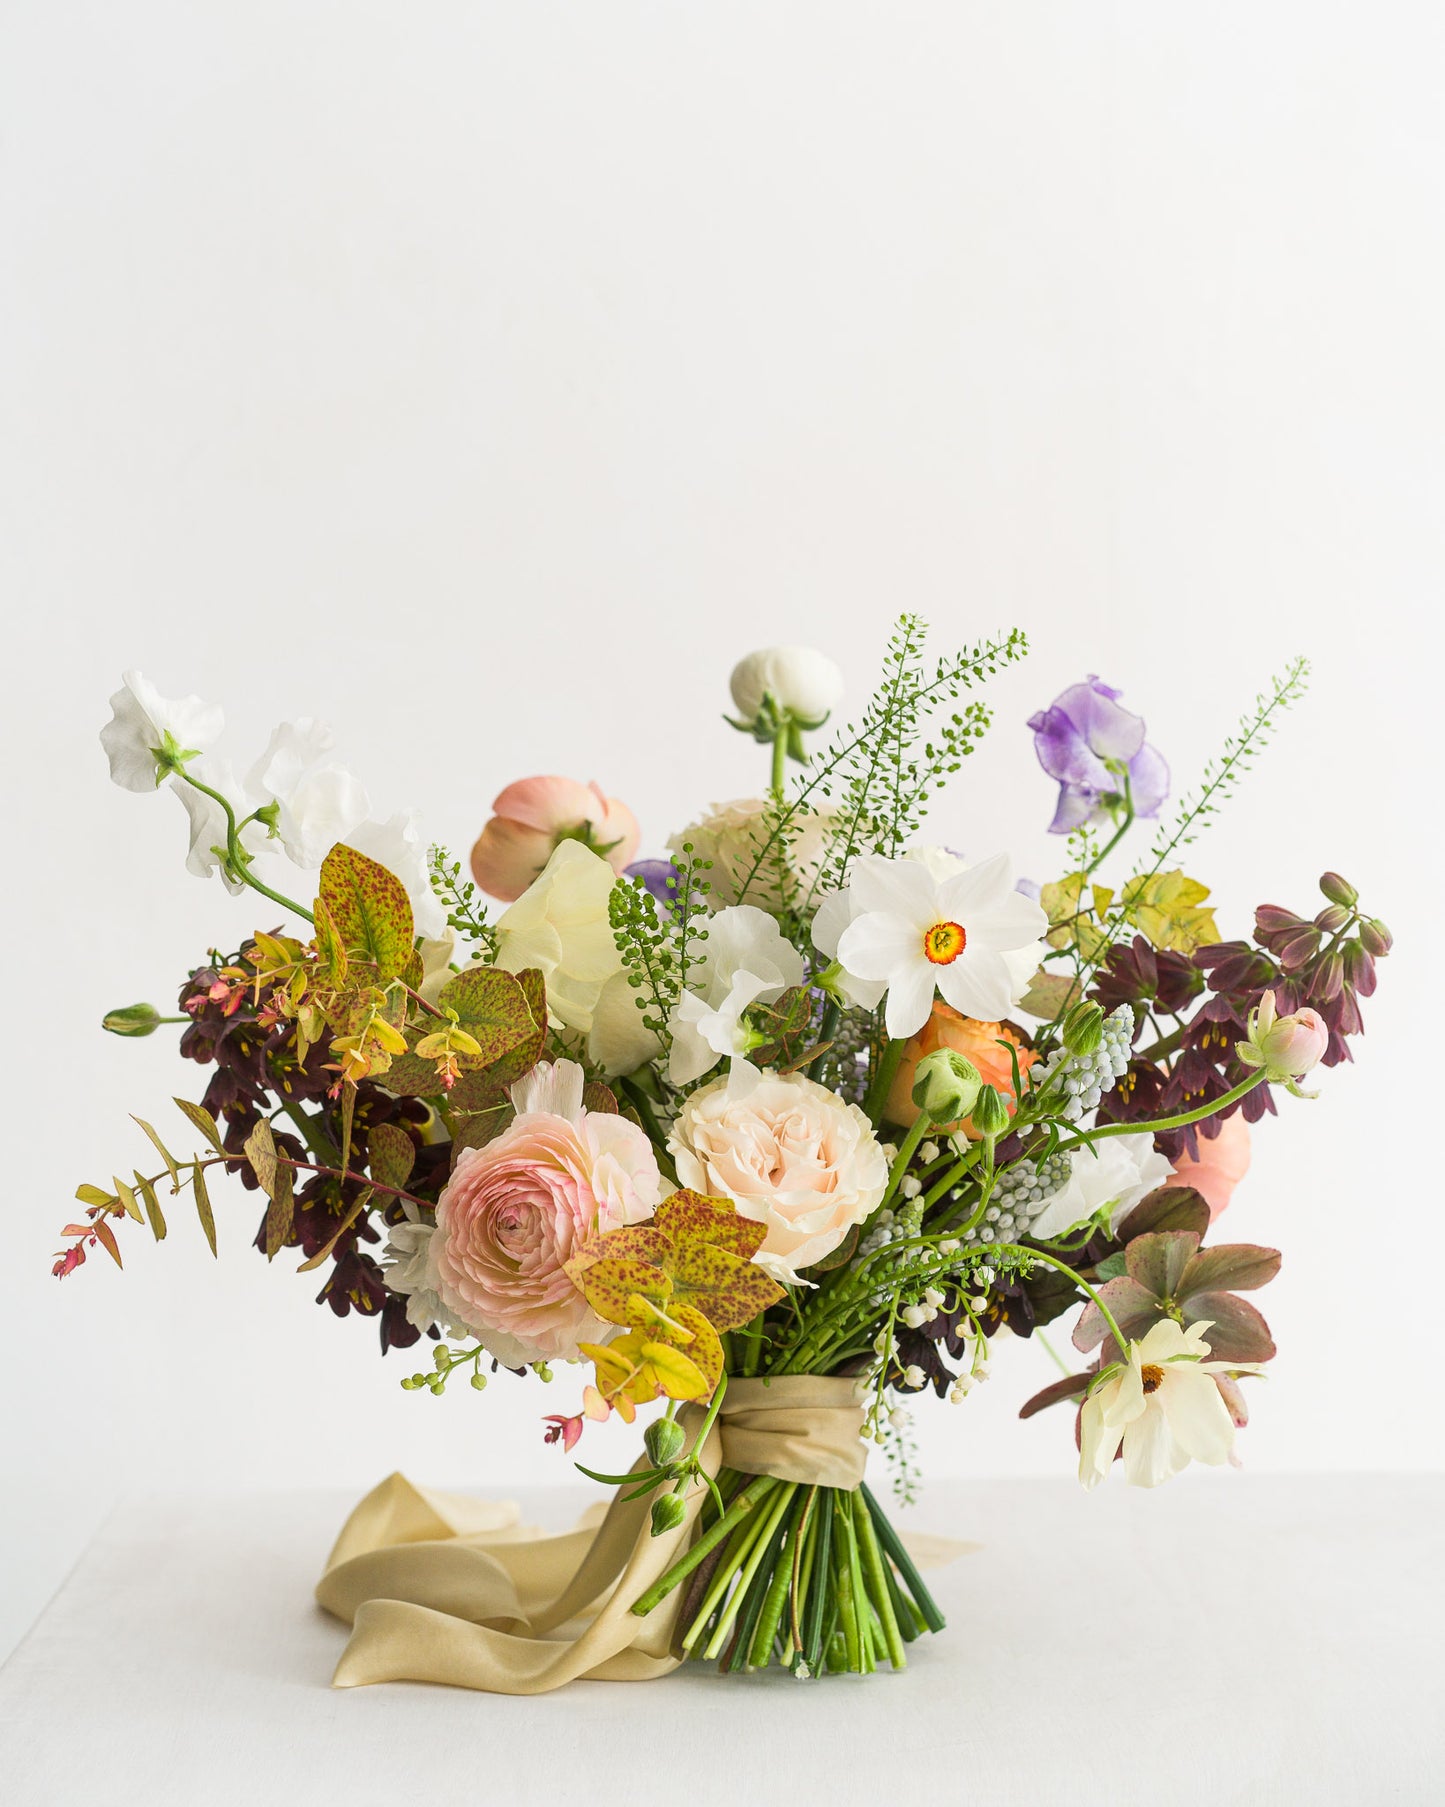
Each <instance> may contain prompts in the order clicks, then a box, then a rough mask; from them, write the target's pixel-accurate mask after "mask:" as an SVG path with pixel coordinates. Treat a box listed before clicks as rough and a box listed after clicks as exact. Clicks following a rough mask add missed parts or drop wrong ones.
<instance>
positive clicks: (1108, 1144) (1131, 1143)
mask: <svg viewBox="0 0 1445 1807" xmlns="http://www.w3.org/2000/svg"><path fill="white" fill-rule="evenodd" d="M1173 1171H1174V1169H1173V1168H1172V1167H1171V1166H1170V1165H1169V1163H1168V1161H1166V1160H1165V1158H1164V1156H1163V1155H1162V1154H1157V1153H1156V1152H1155V1149H1154V1138H1153V1137H1152V1136H1151V1135H1147V1134H1146V1135H1138V1136H1104V1137H1102V1138H1101V1139H1100V1140H1099V1141H1098V1142H1097V1143H1096V1144H1095V1145H1094V1148H1093V1149H1092V1150H1091V1149H1088V1148H1078V1149H1075V1151H1074V1155H1073V1166H1072V1168H1071V1170H1070V1173H1069V1177H1068V1180H1067V1181H1066V1182H1065V1184H1064V1185H1062V1186H1061V1187H1060V1188H1059V1190H1058V1191H1057V1192H1055V1193H1052V1194H1051V1195H1050V1196H1049V1197H1048V1198H1047V1199H1046V1200H1045V1201H1044V1208H1043V1210H1042V1211H1041V1212H1040V1213H1039V1215H1038V1216H1037V1217H1036V1218H1034V1219H1033V1220H1032V1222H1031V1223H1030V1224H1029V1235H1030V1236H1032V1237H1034V1238H1035V1239H1037V1240H1039V1241H1043V1242H1049V1241H1052V1240H1053V1239H1054V1238H1056V1237H1059V1236H1064V1235H1066V1234H1067V1233H1068V1232H1069V1231H1070V1230H1072V1229H1073V1228H1074V1226H1075V1225H1076V1224H1081V1223H1086V1222H1087V1221H1088V1220H1089V1218H1091V1217H1092V1216H1094V1214H1095V1213H1096V1212H1097V1211H1101V1210H1103V1208H1104V1207H1105V1206H1106V1205H1108V1206H1109V1207H1110V1212H1109V1227H1110V1228H1111V1229H1112V1228H1113V1227H1114V1225H1115V1224H1117V1223H1118V1222H1119V1220H1120V1219H1121V1218H1122V1217H1123V1216H1124V1215H1125V1213H1126V1212H1129V1211H1132V1210H1133V1209H1134V1207H1135V1205H1137V1204H1138V1203H1139V1200H1140V1199H1141V1198H1145V1197H1147V1196H1148V1194H1149V1193H1151V1192H1152V1191H1153V1190H1154V1188H1155V1187H1156V1186H1162V1185H1163V1184H1164V1182H1165V1181H1166V1180H1167V1179H1168V1178H1169V1177H1170V1175H1171V1174H1172V1173H1173Z"/></svg>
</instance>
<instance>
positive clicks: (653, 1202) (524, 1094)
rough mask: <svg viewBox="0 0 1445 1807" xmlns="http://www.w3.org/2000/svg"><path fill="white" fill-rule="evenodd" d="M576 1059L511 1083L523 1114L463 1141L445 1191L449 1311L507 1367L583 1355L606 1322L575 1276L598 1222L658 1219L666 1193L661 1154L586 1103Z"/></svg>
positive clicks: (438, 1245)
mask: <svg viewBox="0 0 1445 1807" xmlns="http://www.w3.org/2000/svg"><path fill="white" fill-rule="evenodd" d="M582 1082H583V1075H582V1069H581V1067H579V1066H578V1065H577V1064H576V1062H575V1061H570V1060H559V1061H558V1062H557V1063H556V1065H555V1066H551V1067H547V1066H541V1067H537V1068H535V1069H534V1070H533V1072H531V1073H529V1074H528V1075H527V1077H526V1078H525V1079H523V1080H520V1081H519V1082H518V1083H517V1084H516V1085H514V1086H513V1087H512V1092H511V1096H512V1102H513V1104H514V1105H515V1106H516V1109H517V1116H516V1119H515V1121H514V1122H513V1123H512V1124H511V1125H510V1126H509V1127H508V1128H507V1129H506V1130H504V1131H503V1132H502V1134H501V1135H500V1136H498V1137H497V1138H496V1140H495V1141H492V1142H488V1143H486V1144H485V1146H484V1147H481V1148H468V1149H464V1150H463V1151H462V1153H461V1154H460V1155H459V1156H458V1158H457V1165H456V1169H455V1171H454V1172H453V1174H452V1177H451V1179H450V1180H449V1181H448V1182H447V1185H446V1187H445V1188H444V1189H443V1191H442V1194H441V1197H440V1198H439V1199H438V1200H437V1213H436V1234H435V1236H434V1237H433V1238H432V1248H431V1251H430V1254H431V1263H432V1268H433V1271H434V1274H435V1285H434V1290H435V1291H436V1294H437V1296H438V1298H439V1299H440V1300H441V1302H442V1305H443V1306H444V1307H445V1310H446V1313H447V1316H448V1318H449V1319H451V1320H453V1321H455V1322H456V1323H457V1324H459V1325H461V1326H464V1327H465V1328H466V1329H468V1330H470V1331H472V1332H473V1333H474V1334H475V1335H476V1336H477V1338H478V1339H479V1341H481V1342H482V1343H483V1344H484V1345H485V1346H486V1347H487V1348H488V1349H490V1350H491V1352H492V1354H493V1355H495V1356H496V1357H497V1359H498V1361H500V1362H502V1363H503V1364H504V1365H505V1366H507V1367H509V1368H517V1367H522V1366H525V1364H526V1363H528V1362H536V1361H571V1360H574V1359H576V1356H577V1352H578V1351H577V1345H578V1343H579V1342H584V1341H590V1342H598V1341H602V1340H604V1339H605V1337H606V1335H607V1334H608V1327H607V1326H606V1325H604V1324H603V1323H602V1321H601V1320H600V1319H599V1318H598V1317H596V1316H595V1315H594V1313H593V1312H592V1310H591V1308H590V1307H589V1306H588V1304H587V1301H586V1300H585V1299H584V1298H583V1296H582V1294H581V1293H580V1292H578V1290H577V1288H576V1287H575V1286H574V1285H573V1284H572V1282H571V1280H570V1279H569V1278H568V1277H567V1272H566V1263H567V1261H568V1260H569V1259H570V1258H571V1256H572V1255H573V1254H575V1253H576V1252H577V1250H578V1248H579V1247H580V1245H581V1244H582V1242H583V1241H584V1240H585V1239H586V1237H588V1236H589V1235H591V1233H592V1232H593V1231H594V1230H615V1229H617V1228H618V1227H619V1226H621V1225H622V1224H629V1223H640V1222H642V1221H643V1220H644V1219H645V1218H648V1217H651V1216H652V1213H653V1212H654V1210H655V1209H656V1208H657V1205H658V1203H659V1201H660V1200H661V1198H662V1194H663V1183H662V1175H661V1173H660V1172H659V1171H658V1166H657V1157H656V1156H655V1155H654V1153H653V1151H652V1145H651V1143H650V1142H649V1141H648V1139H647V1137H646V1135H645V1134H644V1133H643V1131H642V1130H641V1129H639V1128H638V1126H637V1125H636V1124H635V1123H632V1122H630V1121H629V1120H628V1119H627V1118H626V1117H619V1116H616V1115H614V1114H612V1113H608V1112H600V1111H588V1110H584V1109H583V1107H582Z"/></svg>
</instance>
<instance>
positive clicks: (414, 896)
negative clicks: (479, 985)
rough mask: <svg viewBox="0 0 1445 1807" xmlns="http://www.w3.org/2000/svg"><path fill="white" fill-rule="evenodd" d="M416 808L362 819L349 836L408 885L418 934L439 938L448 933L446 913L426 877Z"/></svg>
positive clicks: (352, 843) (358, 848)
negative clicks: (382, 817)
mask: <svg viewBox="0 0 1445 1807" xmlns="http://www.w3.org/2000/svg"><path fill="white" fill-rule="evenodd" d="M418 824H419V818H418V815H417V812H416V811H415V810H414V809H403V810H398V811H397V813H396V814H395V815H394V816H392V817H390V818H389V819H388V820H387V821H385V822H374V821H368V822H362V823H360V824H358V826H357V827H355V828H353V829H352V830H351V831H350V832H349V833H348V834H347V835H346V836H345V840H346V844H347V846H348V847H354V848H355V849H356V851H357V852H358V853H364V854H365V855H366V857H367V858H368V859H370V860H375V861H376V862H377V863H378V865H382V866H385V867H386V869H387V871H388V872H391V873H394V874H395V876H396V877H397V878H399V879H400V880H401V882H402V884H403V885H404V886H405V887H406V894H407V897H408V899H409V900H410V902H411V918H412V922H413V923H414V925H415V927H416V932H417V934H418V935H421V936H423V937H424V938H425V939H426V940H428V941H439V940H441V939H442V938H443V937H444V936H445V935H447V934H448V933H449V931H448V929H447V913H446V911H445V910H444V909H443V908H442V905H441V899H440V898H439V897H438V896H437V894H436V892H435V891H433V890H432V888H431V879H430V878H429V877H428V876H427V844H426V841H425V839H424V838H423V836H422V832H421V829H420V827H419V825H418Z"/></svg>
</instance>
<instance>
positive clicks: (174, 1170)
mask: <svg viewBox="0 0 1445 1807" xmlns="http://www.w3.org/2000/svg"><path fill="white" fill-rule="evenodd" d="M131 1122H132V1123H139V1124H140V1126H141V1128H142V1129H143V1130H144V1131H145V1133H146V1134H147V1135H148V1136H149V1137H150V1139H151V1141H152V1142H154V1143H155V1145H156V1152H157V1154H159V1155H160V1157H161V1159H162V1160H163V1161H164V1162H165V1164H166V1171H167V1172H168V1173H169V1174H170V1176H171V1190H172V1191H173V1192H179V1191H180V1189H181V1175H180V1169H179V1168H178V1167H177V1166H176V1158H175V1156H174V1155H173V1154H172V1153H171V1151H170V1149H169V1148H167V1147H166V1145H165V1143H164V1142H162V1141H161V1139H160V1137H159V1136H158V1135H157V1134H156V1132H155V1131H154V1130H153V1129H152V1128H151V1126H150V1124H149V1123H147V1122H146V1120H145V1118H144V1117H132V1118H131Z"/></svg>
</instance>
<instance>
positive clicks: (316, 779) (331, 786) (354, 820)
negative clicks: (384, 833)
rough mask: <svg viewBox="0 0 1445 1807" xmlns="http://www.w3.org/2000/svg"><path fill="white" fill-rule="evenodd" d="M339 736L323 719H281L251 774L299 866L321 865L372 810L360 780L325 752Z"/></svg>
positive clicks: (249, 783)
mask: <svg viewBox="0 0 1445 1807" xmlns="http://www.w3.org/2000/svg"><path fill="white" fill-rule="evenodd" d="M334 745H335V737H334V735H333V734H332V732H331V730H330V728H328V727H327V726H326V724H325V723H324V722H318V721H314V720H313V719H312V718H311V717H310V716H302V717H301V718H300V719H299V720H297V721H294V722H282V723H281V725H280V727H278V728H277V729H275V731H274V732H273V733H272V735H271V739H270V742H269V744H268V745H267V748H266V751H265V752H264V753H263V754H262V755H261V757H260V758H259V759H258V760H257V761H256V763H255V765H254V766H252V768H251V770H250V772H249V773H248V774H247V777H246V788H247V790H248V791H249V792H250V793H251V795H252V796H253V797H255V798H256V799H257V801H258V802H267V803H275V804H276V805H277V806H278V807H277V812H276V832H277V834H278V835H279V836H280V839H281V844H282V846H283V847H284V848H285V849H286V852H287V854H288V855H289V856H290V858H291V859H292V860H294V861H295V863H296V864H297V865H298V866H302V867H305V868H307V869H314V868H315V867H317V866H320V865H321V863H322V861H323V860H325V858H326V856H327V854H328V853H330V851H331V849H332V848H333V847H334V846H335V845H336V844H337V842H338V841H344V840H346V838H347V836H348V835H349V834H350V833H351V831H352V830H353V829H354V828H356V827H358V826H359V825H360V824H361V823H362V822H364V821H365V820H366V818H367V816H368V815H370V813H371V801H370V799H369V798H368V797H367V794H366V790H365V787H364V786H363V785H362V783H361V780H360V779H359V778H357V777H356V776H355V775H354V774H353V773H352V772H350V771H348V770H347V768H346V767H345V766H344V765H341V764H339V763H338V762H337V761H335V760H329V759H327V758H326V757H325V756H326V754H328V753H329V752H330V751H331V749H332V747H333V746H334Z"/></svg>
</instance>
